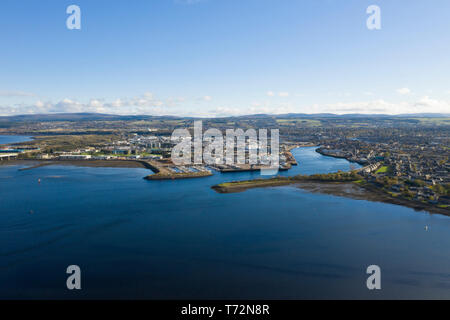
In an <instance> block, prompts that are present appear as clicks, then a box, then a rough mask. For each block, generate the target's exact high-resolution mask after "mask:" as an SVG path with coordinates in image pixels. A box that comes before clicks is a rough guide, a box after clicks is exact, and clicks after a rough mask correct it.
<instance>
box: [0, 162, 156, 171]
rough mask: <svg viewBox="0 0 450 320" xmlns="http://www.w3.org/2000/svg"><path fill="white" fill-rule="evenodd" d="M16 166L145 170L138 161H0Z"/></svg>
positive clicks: (0, 164)
mask: <svg viewBox="0 0 450 320" xmlns="http://www.w3.org/2000/svg"><path fill="white" fill-rule="evenodd" d="M16 165H29V167H27V168H21V169H19V170H21V171H23V170H31V169H35V168H40V167H45V166H52V165H56V166H58V165H62V166H64V165H65V166H76V167H98V168H100V167H103V168H145V169H150V168H149V167H148V166H145V165H144V164H143V163H142V162H141V161H140V160H54V159H52V160H40V159H16V160H5V161H0V166H16Z"/></svg>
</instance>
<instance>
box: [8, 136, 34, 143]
mask: <svg viewBox="0 0 450 320" xmlns="http://www.w3.org/2000/svg"><path fill="white" fill-rule="evenodd" d="M31 140H32V139H31V137H29V136H7V135H0V145H2V144H10V143H18V142H26V141H31Z"/></svg>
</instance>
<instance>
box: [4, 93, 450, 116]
mask: <svg viewBox="0 0 450 320" xmlns="http://www.w3.org/2000/svg"><path fill="white" fill-rule="evenodd" d="M196 104H198V99H197V100H196V99H193V100H190V101H185V100H184V99H183V98H168V99H166V100H165V101H161V100H158V99H156V98H155V97H154V95H148V94H144V95H142V96H138V97H134V98H130V99H115V100H111V101H105V100H103V99H90V100H89V101H88V102H86V103H84V102H80V101H76V100H74V99H69V98H66V99H63V100H61V101H59V102H56V103H53V102H49V101H47V102H46V101H42V100H37V101H36V102H35V103H34V104H26V103H21V104H14V105H8V106H2V105H0V115H15V114H37V113H64V112H65V113H76V112H92V113H107V114H122V115H129V114H131V115H174V116H201V117H218V116H233V115H247V114H259V113H266V114H284V113H337V114H345V113H363V114H403V113H449V110H450V101H447V100H438V99H433V98H431V97H430V96H424V97H422V98H421V99H417V100H415V101H412V102H411V101H408V102H398V103H397V102H395V103H394V102H389V101H386V100H383V99H378V100H368V101H355V102H337V103H328V104H319V103H317V104H313V105H303V106H299V105H297V104H294V103H292V102H289V101H284V102H279V101H274V100H272V99H268V100H267V101H265V102H264V101H254V102H253V103H250V104H246V105H218V106H214V105H213V106H211V109H210V110H207V109H205V107H203V108H196V107H195V106H196Z"/></svg>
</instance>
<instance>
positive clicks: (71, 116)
mask: <svg viewBox="0 0 450 320" xmlns="http://www.w3.org/2000/svg"><path fill="white" fill-rule="evenodd" d="M449 117H450V114H444V113H414V114H399V115H386V114H359V113H356V114H343V115H338V114H333V113H315V114H307V113H287V114H277V115H272V114H252V115H245V116H230V117H220V118H235V119H236V118H237V119H243V118H247V119H265V118H272V119H299V118H301V119H325V118H330V119H332V118H338V119H355V118H365V119H376V118H378V119H380V118H386V119H396V118H397V119H399V118H449ZM155 119H159V120H165V119H166V120H174V119H196V118H194V117H176V116H150V115H114V114H102V113H51V114H30V115H14V116H2V117H0V121H2V122H27V121H31V122H34V121H95V120H97V121H102V120H103V121H108V120H109V121H127V120H135V121H137V120H155ZM197 119H200V118H197Z"/></svg>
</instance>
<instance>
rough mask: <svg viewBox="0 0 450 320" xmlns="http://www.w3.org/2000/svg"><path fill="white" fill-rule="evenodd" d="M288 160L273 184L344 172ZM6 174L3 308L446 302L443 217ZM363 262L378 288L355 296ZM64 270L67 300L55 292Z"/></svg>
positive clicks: (133, 176)
mask: <svg viewBox="0 0 450 320" xmlns="http://www.w3.org/2000/svg"><path fill="white" fill-rule="evenodd" d="M294 155H295V157H296V159H297V160H298V161H299V166H297V167H295V168H294V169H292V170H290V171H289V172H283V173H282V174H288V175H291V174H296V173H305V174H311V173H317V172H333V171H336V170H348V169H349V168H350V165H351V164H350V163H349V162H347V161H346V160H343V159H335V158H331V157H324V156H322V155H320V154H318V153H316V152H315V148H300V149H295V150H294ZM19 168H20V166H0V298H3V299H10V298H29V299H38V298H39V299H45V298H76V299H91V298H113V299H115V298H126V299H135V298H149V299H165V298H171V299H193V298H203V299H204V298H208V299H239V298H242V299H304V298H308V299H323V298H338V299H341V298H356V299H358V298H364V299H371V298H375V299H377V298H450V254H449V250H450V249H449V248H450V219H449V218H448V217H445V216H440V215H431V214H428V213H426V212H416V211H414V210H412V209H409V208H406V207H402V206H397V205H391V204H384V203H377V202H369V201H364V200H353V199H348V198H343V197H336V196H331V195H324V194H313V193H309V192H306V191H303V190H301V189H298V188H296V187H275V188H262V189H252V190H248V191H246V192H242V193H234V194H218V193H216V192H214V191H213V190H212V189H211V188H210V187H211V186H212V185H214V184H217V183H219V182H222V181H231V180H237V179H248V178H252V177H257V176H258V173H229V174H219V173H216V174H215V175H214V176H211V177H207V178H199V179H187V180H175V181H146V180H144V179H142V178H143V177H144V176H145V175H147V174H148V173H149V171H148V170H146V169H136V168H84V167H68V166H47V167H41V168H36V169H32V170H25V171H18V169H19ZM38 179H41V182H40V183H38ZM426 226H427V228H425V227H426ZM374 264H375V265H378V266H380V268H381V281H382V288H381V290H368V289H367V286H366V280H367V277H368V275H367V274H366V269H367V267H368V266H369V265H374ZM69 265H78V266H80V268H81V272H82V289H81V290H73V291H70V290H68V289H67V288H66V279H67V277H68V275H67V274H66V268H67V267H68V266H69Z"/></svg>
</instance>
